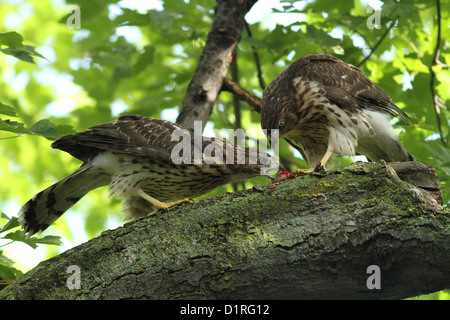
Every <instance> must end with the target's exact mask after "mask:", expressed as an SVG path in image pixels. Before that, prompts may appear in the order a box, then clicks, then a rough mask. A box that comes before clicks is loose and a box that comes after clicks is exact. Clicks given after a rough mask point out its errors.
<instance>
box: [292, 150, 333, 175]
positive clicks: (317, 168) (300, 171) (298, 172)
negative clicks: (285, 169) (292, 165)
mask: <svg viewBox="0 0 450 320" xmlns="http://www.w3.org/2000/svg"><path fill="white" fill-rule="evenodd" d="M332 154H333V151H330V150H328V151H327V152H326V153H325V154H324V156H323V157H322V159H321V160H320V161H319V163H318V164H317V165H316V166H315V167H313V168H309V169H297V170H295V175H297V176H304V175H307V174H309V173H311V172H317V171H320V170H321V169H322V168H323V167H324V166H325V164H326V163H327V162H328V160H330V157H331V155H332Z"/></svg>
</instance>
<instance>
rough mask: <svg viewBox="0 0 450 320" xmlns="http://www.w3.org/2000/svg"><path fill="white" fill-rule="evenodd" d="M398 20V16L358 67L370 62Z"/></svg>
mask: <svg viewBox="0 0 450 320" xmlns="http://www.w3.org/2000/svg"><path fill="white" fill-rule="evenodd" d="M397 20H398V16H396V17H395V19H394V20H392V21H391V24H390V25H389V27H388V28H387V29H386V31H385V32H384V33H383V34H382V36H381V37H380V39H378V41H377V43H375V45H374V46H373V47H372V50H370V52H369V54H368V55H367V56H366V57H365V58H364V59H363V60H362V61H361V62H360V63H358V65H357V67H358V68H360V67H361V66H362V65H363V64H364V63H365V62H366V61H367V60H369V58H370V57H371V56H372V54H373V53H374V52H375V50H377V49H378V47H379V46H380V44H381V43H382V42H383V40H384V39H385V38H386V37H387V35H388V34H389V31H391V29H392V28H393V27H394V26H395V24H396V23H397Z"/></svg>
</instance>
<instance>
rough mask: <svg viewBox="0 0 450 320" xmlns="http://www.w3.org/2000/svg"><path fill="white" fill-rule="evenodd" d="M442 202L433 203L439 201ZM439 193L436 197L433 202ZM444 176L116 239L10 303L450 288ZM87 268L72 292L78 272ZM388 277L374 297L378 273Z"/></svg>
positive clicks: (128, 232) (258, 194)
mask: <svg viewBox="0 0 450 320" xmlns="http://www.w3.org/2000/svg"><path fill="white" fill-rule="evenodd" d="M429 191H431V194H430V192H429ZM433 193H434V195H433ZM439 193H440V192H439V183H438V182H437V178H436V176H435V174H434V171H433V169H432V168H430V167H428V166H426V165H423V164H420V163H417V162H408V163H391V164H388V165H386V164H385V163H355V164H353V165H351V166H348V167H345V168H340V169H337V170H335V171H331V172H329V173H327V174H321V173H315V174H311V175H308V176H305V177H301V178H296V179H292V180H288V181H283V182H280V183H279V184H278V185H276V186H273V187H272V188H269V187H264V186H256V187H254V188H253V189H251V190H247V191H241V192H237V193H234V194H223V195H220V196H216V197H213V198H208V199H203V200H201V201H198V202H196V203H192V204H187V205H183V206H180V207H177V208H173V209H171V210H170V212H161V213H158V214H157V215H155V216H150V217H145V218H143V219H140V220H137V221H134V222H131V223H128V224H126V225H125V226H124V227H121V228H118V229H115V230H109V231H106V232H104V233H102V234H101V235H100V236H99V237H97V238H95V239H93V240H91V241H89V242H87V243H85V244H82V245H80V246H78V247H76V248H73V249H71V250H69V251H66V252H64V253H62V254H61V255H59V256H57V257H54V258H52V259H50V260H47V261H43V262H41V263H40V264H39V265H38V266H37V267H35V268H34V269H32V270H31V271H29V272H28V273H26V274H24V275H23V276H21V277H20V278H18V279H17V280H16V281H15V282H14V283H12V284H10V285H9V286H8V287H6V288H5V289H3V290H2V291H0V299H400V298H406V297H411V296H416V295H418V294H423V293H429V292H435V291H439V290H442V289H445V288H450V276H449V274H448V266H449V264H450V241H449V239H450V211H449V210H448V209H446V210H445V211H441V212H439V210H442V204H440V203H439V200H436V199H439V198H440V197H439ZM71 265H75V266H78V267H79V270H80V273H79V276H80V278H79V280H80V284H81V288H79V289H72V290H70V289H69V288H68V287H67V285H66V284H67V281H68V279H69V277H70V276H72V274H71V273H67V268H68V267H69V266H71ZM371 265H376V266H378V267H379V268H380V272H381V273H380V275H379V276H380V281H381V289H373V290H370V289H368V287H367V280H368V277H369V276H370V274H368V273H367V268H368V267H369V266H371Z"/></svg>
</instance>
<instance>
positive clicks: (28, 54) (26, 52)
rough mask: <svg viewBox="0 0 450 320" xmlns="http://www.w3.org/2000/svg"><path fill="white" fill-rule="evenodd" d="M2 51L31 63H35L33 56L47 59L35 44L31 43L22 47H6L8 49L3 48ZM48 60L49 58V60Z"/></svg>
mask: <svg viewBox="0 0 450 320" xmlns="http://www.w3.org/2000/svg"><path fill="white" fill-rule="evenodd" d="M0 51H1V52H3V53H4V54H7V55H10V56H13V57H16V58H17V59H19V60H22V61H25V62H29V63H33V64H34V63H35V62H34V59H33V56H36V57H39V58H43V59H45V60H47V59H46V58H45V57H44V56H43V55H42V54H40V53H39V52H37V51H36V50H35V49H34V47H33V46H29V45H25V46H23V47H22V48H6V49H1V50H0ZM47 61H48V60H47Z"/></svg>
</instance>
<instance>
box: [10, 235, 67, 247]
mask: <svg viewBox="0 0 450 320" xmlns="http://www.w3.org/2000/svg"><path fill="white" fill-rule="evenodd" d="M3 239H10V240H13V241H19V242H23V243H25V244H27V245H29V246H30V247H32V248H33V249H36V248H37V247H38V244H47V245H57V246H59V245H61V244H62V242H61V238H60V237H59V236H45V237H43V238H37V237H30V238H28V237H27V236H26V235H25V234H24V232H23V231H22V230H17V231H14V232H10V233H8V234H6V235H5V236H4V237H3Z"/></svg>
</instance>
